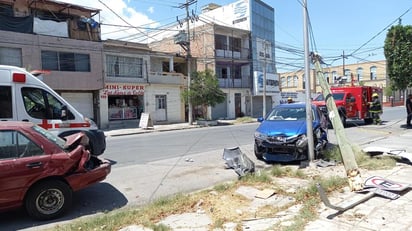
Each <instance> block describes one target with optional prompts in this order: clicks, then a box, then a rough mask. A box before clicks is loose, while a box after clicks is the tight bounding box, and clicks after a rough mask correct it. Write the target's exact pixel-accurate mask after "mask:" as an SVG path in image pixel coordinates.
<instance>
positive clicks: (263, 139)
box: [254, 103, 328, 162]
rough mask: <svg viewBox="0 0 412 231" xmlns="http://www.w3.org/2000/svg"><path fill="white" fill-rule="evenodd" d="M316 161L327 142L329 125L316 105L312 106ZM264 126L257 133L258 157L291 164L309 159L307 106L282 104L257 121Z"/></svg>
mask: <svg viewBox="0 0 412 231" xmlns="http://www.w3.org/2000/svg"><path fill="white" fill-rule="evenodd" d="M311 108H312V117H313V122H312V126H313V135H314V136H313V139H314V147H315V150H314V151H315V158H316V159H317V158H319V157H320V155H321V151H322V150H323V149H324V148H325V147H326V145H327V143H328V138H327V131H328V122H327V119H326V117H325V116H324V114H323V113H322V112H321V111H320V109H319V108H318V107H317V106H316V105H311ZM258 121H259V122H261V124H260V125H259V127H258V128H257V129H256V131H255V147H254V151H255V155H256V157H257V158H258V159H259V160H264V161H266V162H292V161H301V160H307V159H308V158H309V153H308V138H307V131H306V130H307V126H306V104H305V103H291V104H280V105H278V106H276V107H275V108H273V109H272V111H271V112H270V113H269V114H267V116H266V118H263V117H261V118H259V119H258Z"/></svg>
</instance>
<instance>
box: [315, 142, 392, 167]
mask: <svg viewBox="0 0 412 231" xmlns="http://www.w3.org/2000/svg"><path fill="white" fill-rule="evenodd" d="M354 154H355V159H356V163H357V164H358V167H359V168H364V169H367V170H381V169H391V168H393V167H395V165H396V162H397V160H396V159H395V158H393V157H391V156H383V155H375V156H371V155H368V154H367V153H365V152H363V151H362V150H360V149H354ZM323 156H324V159H326V160H331V161H335V162H342V155H341V153H340V149H339V147H338V146H334V147H332V148H329V149H327V150H325V152H324V153H323Z"/></svg>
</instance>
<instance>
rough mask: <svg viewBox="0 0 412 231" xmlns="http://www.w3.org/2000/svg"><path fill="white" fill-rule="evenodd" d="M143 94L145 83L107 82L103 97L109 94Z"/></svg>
mask: <svg viewBox="0 0 412 231" xmlns="http://www.w3.org/2000/svg"><path fill="white" fill-rule="evenodd" d="M143 94H144V86H143V85H135V84H106V86H105V88H104V90H103V94H102V95H101V97H103V96H108V95H143ZM103 98H105V97H103Z"/></svg>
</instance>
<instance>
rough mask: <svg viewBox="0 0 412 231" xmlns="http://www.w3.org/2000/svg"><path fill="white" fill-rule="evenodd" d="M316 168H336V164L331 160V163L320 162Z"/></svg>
mask: <svg viewBox="0 0 412 231" xmlns="http://www.w3.org/2000/svg"><path fill="white" fill-rule="evenodd" d="M316 166H318V167H322V168H325V167H329V166H336V162H335V161H333V160H331V161H326V160H319V161H318V162H316Z"/></svg>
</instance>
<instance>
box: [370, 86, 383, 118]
mask: <svg viewBox="0 0 412 231" xmlns="http://www.w3.org/2000/svg"><path fill="white" fill-rule="evenodd" d="M369 112H370V113H371V115H372V119H373V123H374V124H381V122H382V121H381V118H380V114H382V105H381V101H380V100H379V95H378V93H373V94H372V102H370V103H369Z"/></svg>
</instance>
